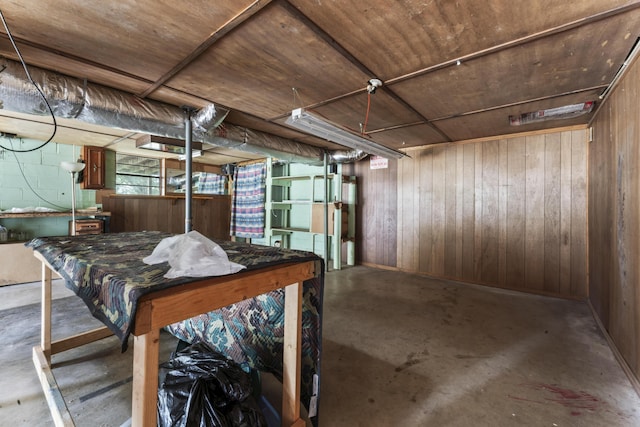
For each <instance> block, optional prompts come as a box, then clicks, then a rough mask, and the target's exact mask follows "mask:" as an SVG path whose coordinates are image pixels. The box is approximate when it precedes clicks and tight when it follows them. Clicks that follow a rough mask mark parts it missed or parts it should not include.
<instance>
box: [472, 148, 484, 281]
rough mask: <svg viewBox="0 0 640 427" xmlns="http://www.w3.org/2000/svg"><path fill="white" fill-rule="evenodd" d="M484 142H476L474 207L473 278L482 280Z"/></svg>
mask: <svg viewBox="0 0 640 427" xmlns="http://www.w3.org/2000/svg"><path fill="white" fill-rule="evenodd" d="M483 145H484V144H474V148H475V150H474V161H473V171H474V187H473V194H474V207H473V278H472V280H473V281H475V282H480V281H482V232H483V227H482V203H483V200H482V196H483V194H482V148H483Z"/></svg>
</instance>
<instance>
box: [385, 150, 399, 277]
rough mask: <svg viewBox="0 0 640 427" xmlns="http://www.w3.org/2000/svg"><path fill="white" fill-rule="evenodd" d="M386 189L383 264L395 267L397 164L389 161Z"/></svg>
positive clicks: (396, 245)
mask: <svg viewBox="0 0 640 427" xmlns="http://www.w3.org/2000/svg"><path fill="white" fill-rule="evenodd" d="M385 179H386V182H387V187H386V191H385V199H384V206H383V207H384V215H385V216H384V221H385V224H384V225H385V226H384V230H385V234H384V238H383V243H384V247H383V250H384V258H383V260H384V262H385V265H388V266H391V267H395V266H396V265H397V263H398V258H397V247H398V232H397V230H398V203H396V198H397V194H398V162H397V161H393V160H392V161H389V169H388V170H387V174H386V176H385Z"/></svg>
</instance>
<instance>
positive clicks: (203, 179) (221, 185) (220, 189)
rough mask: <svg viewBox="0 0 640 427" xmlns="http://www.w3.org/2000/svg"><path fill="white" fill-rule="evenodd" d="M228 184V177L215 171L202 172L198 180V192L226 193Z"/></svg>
mask: <svg viewBox="0 0 640 427" xmlns="http://www.w3.org/2000/svg"><path fill="white" fill-rule="evenodd" d="M226 186H227V177H226V176H224V175H217V174H215V173H205V172H202V173H201V174H200V180H199V181H198V193H201V194H224V193H225V189H226Z"/></svg>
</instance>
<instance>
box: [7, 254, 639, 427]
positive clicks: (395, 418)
mask: <svg viewBox="0 0 640 427" xmlns="http://www.w3.org/2000/svg"><path fill="white" fill-rule="evenodd" d="M38 287H39V285H38V284H26V285H16V286H10V287H1V288H0V319H1V320H0V322H1V323H0V324H1V325H2V337H3V340H4V341H5V343H6V345H5V346H3V348H0V364H1V365H0V366H1V370H0V372H1V374H0V425H1V426H5V425H7V426H8V425H10V426H40V425H43V426H46V425H51V424H52V421H51V418H50V416H49V412H48V407H47V404H46V401H45V399H44V396H43V394H42V391H41V389H40V384H39V382H38V379H37V377H36V374H35V371H34V369H33V364H32V362H31V347H32V346H33V345H35V344H36V343H37V340H38V334H39V329H38V328H39V325H38V322H39V318H38V317H35V319H34V318H33V314H31V315H30V316H31V317H32V318H31V319H29V320H28V321H27V320H26V319H21V313H33V312H34V311H35V312H37V306H35V305H34V304H36V303H37V302H38V301H39V289H38ZM54 289H55V290H56V292H55V295H56V297H57V298H58V300H56V301H59V303H58V304H59V313H58V314H57V319H58V320H57V321H56V322H57V324H58V326H59V327H62V325H65V326H64V327H65V328H72V329H81V328H86V327H87V325H88V323H90V322H93V320H92V319H90V317H87V318H82V319H72V320H73V321H72V322H69V320H68V319H65V318H64V313H65V312H64V310H67V309H68V305H69V304H74V302H73V301H74V300H77V301H76V302H79V303H80V304H82V303H81V302H80V300H79V299H78V298H66V297H67V296H69V295H70V294H69V293H68V291H66V290H65V289H64V287H63V285H62V284H61V283H60V282H59V281H58V282H56V284H55V286H54ZM63 303H64V304H63ZM55 310H56V303H54V311H55ZM16 326H17V327H16ZM323 327H324V330H323V334H324V339H323V360H322V375H321V378H322V380H321V403H320V426H321V427H332V426H337V427H339V426H350V427H351V426H367V427H376V426H381V427H386V426H465V427H466V426H485V425H486V426H489V425H491V426H638V425H640V398H639V397H638V395H637V394H636V393H635V391H634V389H633V388H632V386H631V384H630V382H629V380H628V379H627V377H626V376H625V374H624V372H623V371H622V369H621V368H620V366H619V365H618V363H617V361H616V360H615V358H614V356H613V354H612V352H611V349H610V348H609V347H608V345H607V342H606V340H605V338H604V336H603V335H602V334H601V333H600V331H599V329H598V328H597V325H596V323H595V321H594V320H593V318H592V316H591V313H590V310H589V308H588V306H587V305H586V303H583V302H576V301H565V300H560V299H555V298H547V297H540V296H532V295H527V294H522V293H516V292H509V291H503V290H496V289H491V288H486V287H480V286H473V285H468V284H461V283H457V282H450V281H444V280H437V279H430V278H425V277H422V276H418V275H412V274H405V273H398V272H391V271H382V270H376V269H372V268H368V267H353V268H348V269H345V270H342V271H339V272H331V273H328V274H327V276H326V281H325V296H324V322H323ZM54 330H55V329H54ZM65 333H68V331H65ZM161 346H162V354H163V356H161V357H166V356H168V354H169V352H170V351H171V350H172V349H173V347H174V346H175V339H174V338H172V337H171V336H169V335H168V334H163V335H162V337H161ZM131 354H132V352H131V351H127V352H126V353H124V354H121V353H120V351H119V346H118V343H117V342H116V341H115V339H113V338H111V339H106V340H103V341H101V342H98V343H95V344H92V345H90V346H87V347H86V348H83V349H77V350H73V351H70V352H67V353H64V354H61V355H56V356H55V358H54V363H55V368H54V372H55V374H56V376H57V378H58V380H59V385H60V387H61V389H62V391H63V394H64V395H65V397H66V399H67V403H68V405H69V408H70V410H71V412H72V414H73V416H74V418H75V420H76V424H77V425H78V426H119V425H121V423H123V422H125V421H126V420H127V418H128V416H129V415H128V414H129V411H130V393H131V391H130V376H131Z"/></svg>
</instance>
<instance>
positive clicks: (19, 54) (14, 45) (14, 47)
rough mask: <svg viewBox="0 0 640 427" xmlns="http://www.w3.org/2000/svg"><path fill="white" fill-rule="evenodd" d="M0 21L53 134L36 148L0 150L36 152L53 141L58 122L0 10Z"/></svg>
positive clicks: (0, 145) (0, 146) (1, 146)
mask: <svg viewBox="0 0 640 427" xmlns="http://www.w3.org/2000/svg"><path fill="white" fill-rule="evenodd" d="M0 20H2V25H4V29H5V31H6V32H7V36H8V37H9V41H10V42H11V45H12V46H13V49H14V50H15V51H16V54H17V55H18V59H20V63H21V64H22V68H24V71H25V73H26V74H27V78H28V79H29V82H31V84H32V85H33V86H34V87H35V88H36V90H37V91H38V94H40V97H41V98H42V100H43V101H44V103H45V104H46V105H47V109H48V110H49V113H50V114H51V119H52V120H53V133H52V134H51V136H50V137H49V139H47V140H46V141H45V142H44V143H43V144H42V145H40V146H38V147H35V148H31V149H29V150H13V149H11V148H7V147H5V146H3V145H2V144H0V148H3V149H5V150H7V151H12V152H14V153H29V152H31V151H36V150H39V149H41V148H42V147H44V146H45V145H47V144H48V143H50V142H51V141H52V140H53V137H54V136H55V135H56V132H57V131H58V122H57V121H56V116H55V115H54V114H53V109H52V108H51V105H49V101H47V97H46V96H44V93H43V92H42V90H41V89H40V87H39V86H38V85H37V84H36V82H34V81H33V78H32V77H31V73H29V69H28V68H27V64H26V63H25V62H24V59H23V58H22V54H21V53H20V49H18V46H17V45H16V42H15V40H14V39H13V35H12V34H11V31H10V30H9V26H8V25H7V21H6V20H5V19H4V14H3V13H2V9H0Z"/></svg>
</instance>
